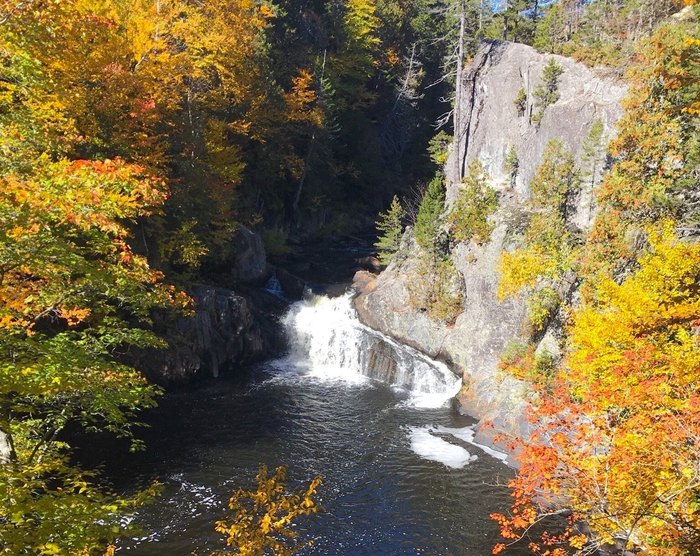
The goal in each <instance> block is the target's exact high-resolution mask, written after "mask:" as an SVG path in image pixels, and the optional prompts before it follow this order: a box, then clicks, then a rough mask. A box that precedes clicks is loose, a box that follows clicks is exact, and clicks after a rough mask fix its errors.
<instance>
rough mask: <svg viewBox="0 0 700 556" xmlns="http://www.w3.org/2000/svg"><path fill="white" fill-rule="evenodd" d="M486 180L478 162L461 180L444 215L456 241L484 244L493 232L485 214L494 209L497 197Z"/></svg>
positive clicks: (484, 172)
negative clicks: (453, 199) (454, 196)
mask: <svg viewBox="0 0 700 556" xmlns="http://www.w3.org/2000/svg"><path fill="white" fill-rule="evenodd" d="M489 180H490V178H489V175H488V174H487V173H486V170H484V167H483V166H482V164H481V162H479V161H478V160H476V161H474V162H472V164H471V165H470V166H469V172H468V174H467V176H466V177H465V178H464V180H463V181H464V186H463V188H462V189H461V190H460V192H459V196H458V197H457V200H456V201H455V204H454V206H453V207H452V211H451V212H450V214H449V216H448V218H447V220H448V223H449V225H450V232H451V234H452V236H453V238H454V239H455V240H456V241H470V240H474V241H476V242H477V243H484V242H486V241H488V240H489V238H490V236H491V232H492V231H493V225H492V224H491V223H490V222H489V217H490V216H491V215H492V214H493V213H494V212H495V211H496V209H497V208H498V197H497V195H496V191H495V190H494V189H493V188H492V187H491V186H490V185H489Z"/></svg>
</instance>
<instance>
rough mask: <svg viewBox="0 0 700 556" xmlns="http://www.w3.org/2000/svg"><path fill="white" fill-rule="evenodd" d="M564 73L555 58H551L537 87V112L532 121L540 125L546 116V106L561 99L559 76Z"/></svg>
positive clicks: (535, 94)
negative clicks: (558, 89)
mask: <svg viewBox="0 0 700 556" xmlns="http://www.w3.org/2000/svg"><path fill="white" fill-rule="evenodd" d="M562 73H564V68H562V67H561V66H560V65H559V64H558V63H557V62H556V60H554V59H550V60H549V62H547V65H546V66H545V67H544V70H543V71H542V82H541V83H540V84H539V85H537V87H535V92H534V96H535V107H536V108H537V112H535V114H533V116H532V123H534V124H535V125H539V123H540V122H541V121H542V118H543V116H544V111H545V110H546V108H547V107H548V106H550V105H552V104H554V103H555V102H556V101H558V100H559V92H558V91H557V88H558V87H559V77H560V76H561V74H562Z"/></svg>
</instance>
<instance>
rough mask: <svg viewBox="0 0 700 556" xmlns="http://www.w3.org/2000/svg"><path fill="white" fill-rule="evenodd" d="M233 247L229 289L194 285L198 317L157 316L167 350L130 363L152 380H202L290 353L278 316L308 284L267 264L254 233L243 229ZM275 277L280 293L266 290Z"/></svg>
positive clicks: (226, 271)
mask: <svg viewBox="0 0 700 556" xmlns="http://www.w3.org/2000/svg"><path fill="white" fill-rule="evenodd" d="M234 243H235V245H236V248H235V250H234V256H233V259H230V260H224V261H221V262H220V264H221V268H220V276H221V277H222V283H223V284H225V285H226V286H227V287H226V288H222V287H215V286H210V285H192V286H190V287H188V288H187V293H188V294H189V295H190V297H192V299H193V301H194V314H193V315H191V316H187V317H185V316H174V315H172V314H158V315H156V316H155V327H154V329H155V332H156V333H157V334H158V335H159V336H161V337H162V338H164V339H165V340H166V341H167V343H168V348H166V349H162V350H151V349H149V350H143V351H140V352H138V353H136V354H133V356H132V358H131V359H132V360H131V361H130V362H131V363H133V364H134V365H135V366H136V367H137V368H139V369H141V370H142V371H143V372H144V374H145V375H146V376H147V377H148V379H149V380H151V381H152V382H156V383H159V384H182V383H186V382H189V381H191V380H192V379H193V378H195V377H198V376H213V377H217V376H219V375H220V374H222V373H224V372H226V371H229V370H232V369H234V368H235V367H237V366H241V365H245V364H247V363H251V362H253V361H256V360H259V359H262V358H266V357H272V356H275V355H276V354H279V353H281V352H282V351H283V350H284V349H285V340H284V334H283V332H282V330H281V327H280V324H279V316H280V315H281V314H282V313H283V312H284V311H285V310H286V308H287V306H288V301H291V300H295V299H300V298H301V296H302V295H303V290H304V283H303V282H302V281H301V280H299V279H298V278H296V277H295V276H293V275H291V274H289V273H288V272H286V271H284V270H282V269H274V268H272V267H270V266H269V265H268V264H267V258H266V255H265V248H264V245H263V242H262V239H261V238H260V236H259V235H258V234H256V233H255V232H253V231H251V230H249V229H248V228H245V227H244V226H239V228H238V229H237V230H236V233H235V236H234ZM271 276H274V277H275V279H277V280H278V283H279V286H280V291H279V293H280V294H281V295H278V296H276V295H274V294H273V293H271V292H268V291H267V290H266V289H265V286H266V282H267V281H268V280H269V278H270V277H271ZM229 287H231V288H233V290H232V289H228V288H229Z"/></svg>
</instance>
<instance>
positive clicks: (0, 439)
mask: <svg viewBox="0 0 700 556" xmlns="http://www.w3.org/2000/svg"><path fill="white" fill-rule="evenodd" d="M16 460H17V454H16V453H15V445H14V443H13V442H12V435H11V434H9V433H7V432H5V431H4V430H2V429H0V465H7V464H8V463H13V462H14V461H16Z"/></svg>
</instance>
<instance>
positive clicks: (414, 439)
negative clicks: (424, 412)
mask: <svg viewBox="0 0 700 556" xmlns="http://www.w3.org/2000/svg"><path fill="white" fill-rule="evenodd" d="M408 437H409V440H410V442H411V450H413V451H414V452H415V453H416V454H417V455H418V456H420V457H422V458H423V459H427V460H430V461H436V462H438V463H442V464H443V465H446V466H447V467H450V468H452V469H461V468H463V467H464V466H466V465H467V464H469V463H470V462H472V461H474V460H476V459H477V456H472V455H471V454H470V453H469V452H468V451H467V450H465V449H464V448H462V447H461V446H457V445H455V444H451V443H450V442H447V441H446V440H444V439H442V438H440V437H439V436H435V435H433V434H432V433H431V427H409V433H408Z"/></svg>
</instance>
